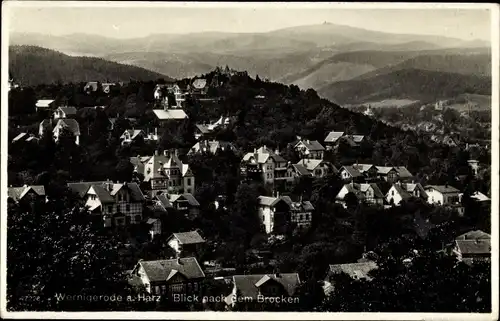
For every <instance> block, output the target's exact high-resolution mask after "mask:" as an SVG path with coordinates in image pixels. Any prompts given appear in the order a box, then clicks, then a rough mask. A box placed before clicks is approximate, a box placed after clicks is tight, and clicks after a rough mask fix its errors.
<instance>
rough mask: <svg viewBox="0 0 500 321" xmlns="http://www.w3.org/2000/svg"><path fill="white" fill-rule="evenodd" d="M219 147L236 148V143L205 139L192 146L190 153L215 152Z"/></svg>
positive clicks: (222, 148) (223, 148)
mask: <svg viewBox="0 0 500 321" xmlns="http://www.w3.org/2000/svg"><path fill="white" fill-rule="evenodd" d="M219 149H221V150H227V149H234V145H233V144H232V143H230V142H225V141H219V140H204V141H200V142H197V143H196V144H195V145H194V146H193V147H191V149H190V150H189V153H198V152H210V153H212V154H215V153H216V152H217V151H218V150H219Z"/></svg>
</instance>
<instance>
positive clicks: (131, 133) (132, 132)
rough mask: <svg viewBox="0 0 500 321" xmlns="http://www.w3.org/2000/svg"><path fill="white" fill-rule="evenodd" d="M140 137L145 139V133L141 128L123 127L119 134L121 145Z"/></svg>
mask: <svg viewBox="0 0 500 321" xmlns="http://www.w3.org/2000/svg"><path fill="white" fill-rule="evenodd" d="M139 138H142V139H144V140H145V139H146V138H147V136H146V133H144V131H143V130H142V129H125V131H124V132H123V134H122V135H121V136H120V140H121V141H122V145H128V144H131V143H132V142H134V141H136V140H137V139H139Z"/></svg>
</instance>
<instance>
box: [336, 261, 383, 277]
mask: <svg viewBox="0 0 500 321" xmlns="http://www.w3.org/2000/svg"><path fill="white" fill-rule="evenodd" d="M377 268H378V266H377V263H375V262H373V261H367V262H358V263H348V264H333V265H330V273H331V274H341V273H345V274H347V275H348V276H349V277H351V278H353V279H366V280H371V279H372V278H371V277H370V276H369V273H370V272H371V271H373V270H375V269H377Z"/></svg>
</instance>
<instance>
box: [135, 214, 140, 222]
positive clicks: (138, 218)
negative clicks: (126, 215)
mask: <svg viewBox="0 0 500 321" xmlns="http://www.w3.org/2000/svg"><path fill="white" fill-rule="evenodd" d="M141 219H142V217H141V216H140V215H136V216H135V222H136V223H139V222H140V221H141Z"/></svg>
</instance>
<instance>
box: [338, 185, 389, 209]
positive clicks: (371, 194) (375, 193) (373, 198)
mask: <svg viewBox="0 0 500 321" xmlns="http://www.w3.org/2000/svg"><path fill="white" fill-rule="evenodd" d="M349 193H351V194H352V195H354V196H355V197H356V199H357V200H358V202H366V203H368V204H374V205H383V204H384V194H382V191H381V190H380V188H379V187H378V185H377V184H376V183H362V184H357V183H353V182H351V183H349V184H345V185H344V186H343V187H342V188H341V189H340V191H339V193H338V194H337V196H336V197H335V199H336V200H337V202H338V203H340V204H342V205H344V206H347V204H346V199H345V197H346V196H347V194H349Z"/></svg>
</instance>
